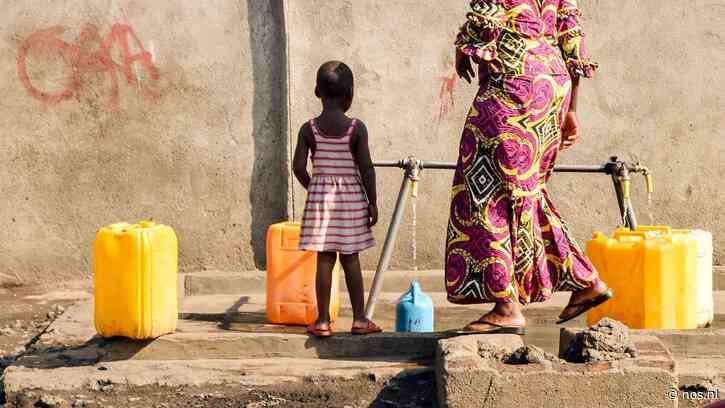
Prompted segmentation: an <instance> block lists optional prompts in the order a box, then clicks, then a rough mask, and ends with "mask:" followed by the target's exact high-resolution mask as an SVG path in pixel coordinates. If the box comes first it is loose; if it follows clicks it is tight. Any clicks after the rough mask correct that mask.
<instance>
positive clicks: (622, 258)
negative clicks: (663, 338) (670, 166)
mask: <svg viewBox="0 0 725 408" xmlns="http://www.w3.org/2000/svg"><path fill="white" fill-rule="evenodd" d="M587 253H588V255H589V257H590V259H591V260H592V263H593V264H594V266H595V267H596V268H597V270H598V271H599V273H600V275H601V277H602V279H603V280H604V281H605V282H606V283H607V285H609V286H610V287H612V288H613V289H614V291H615V293H616V296H615V298H614V299H612V300H610V301H609V302H607V303H605V304H603V305H602V306H600V307H597V308H595V309H593V310H592V311H590V312H589V313H588V314H587V323H588V324H595V323H596V322H598V321H599V320H600V319H601V318H603V317H611V318H613V319H617V320H619V321H621V322H623V323H625V324H627V325H628V326H629V327H632V328H635V329H692V328H696V327H697V320H696V310H697V308H696V305H697V291H696V283H695V282H696V243H695V241H694V239H692V238H691V237H689V236H688V235H686V234H680V233H674V232H673V231H672V229H671V228H669V227H640V228H638V230H637V231H630V230H628V229H625V228H622V229H619V230H617V231H616V232H615V233H614V237H612V238H607V237H605V236H604V234H602V233H595V234H594V238H593V239H592V240H590V241H589V242H588V243H587Z"/></svg>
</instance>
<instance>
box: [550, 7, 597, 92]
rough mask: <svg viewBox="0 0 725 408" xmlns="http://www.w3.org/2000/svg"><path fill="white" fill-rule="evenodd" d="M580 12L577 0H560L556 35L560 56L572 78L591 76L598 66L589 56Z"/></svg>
mask: <svg viewBox="0 0 725 408" xmlns="http://www.w3.org/2000/svg"><path fill="white" fill-rule="evenodd" d="M581 14H582V13H581V10H580V9H579V2H578V0H561V2H560V3H559V9H558V15H557V27H556V29H557V36H558V42H559V48H561V53H562V57H563V58H564V62H565V63H566V67H567V69H568V70H569V74H570V75H571V76H572V78H574V77H577V78H578V77H582V76H583V77H585V78H591V77H592V76H593V75H594V71H596V70H597V68H598V67H599V66H598V65H597V63H596V62H594V61H592V60H591V59H590V58H589V50H588V49H587V46H586V41H585V40H584V38H585V34H584V29H583V28H582V26H581Z"/></svg>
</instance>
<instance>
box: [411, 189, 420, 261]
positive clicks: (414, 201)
mask: <svg viewBox="0 0 725 408" xmlns="http://www.w3.org/2000/svg"><path fill="white" fill-rule="evenodd" d="M410 201H411V205H412V206H413V208H412V211H411V214H412V216H411V218H412V228H411V245H410V246H411V251H412V253H413V271H414V272H418V239H417V234H416V228H417V225H418V198H416V197H411V200H410Z"/></svg>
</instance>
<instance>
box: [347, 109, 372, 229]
mask: <svg viewBox="0 0 725 408" xmlns="http://www.w3.org/2000/svg"><path fill="white" fill-rule="evenodd" d="M353 150H354V154H355V161H356V162H357V165H358V168H359V170H360V177H361V178H362V184H363V187H364V188H365V193H366V194H367V196H368V204H369V206H368V209H369V211H370V218H371V220H370V226H371V227H372V226H373V225H375V224H376V223H377V222H378V193H377V189H376V185H375V184H376V183H375V166H374V165H373V159H372V158H371V157H370V146H369V144H368V130H367V127H365V124H364V123H362V122H360V124H359V125H358V126H357V128H356V129H355V141H354V148H353Z"/></svg>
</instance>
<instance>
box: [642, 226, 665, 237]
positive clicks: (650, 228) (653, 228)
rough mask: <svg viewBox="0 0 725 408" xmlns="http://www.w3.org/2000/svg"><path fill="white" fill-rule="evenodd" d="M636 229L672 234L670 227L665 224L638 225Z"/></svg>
mask: <svg viewBox="0 0 725 408" xmlns="http://www.w3.org/2000/svg"><path fill="white" fill-rule="evenodd" d="M637 230H639V231H646V232H661V233H663V234H666V235H672V227H669V226H667V225H652V226H646V225H640V226H639V227H637Z"/></svg>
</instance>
